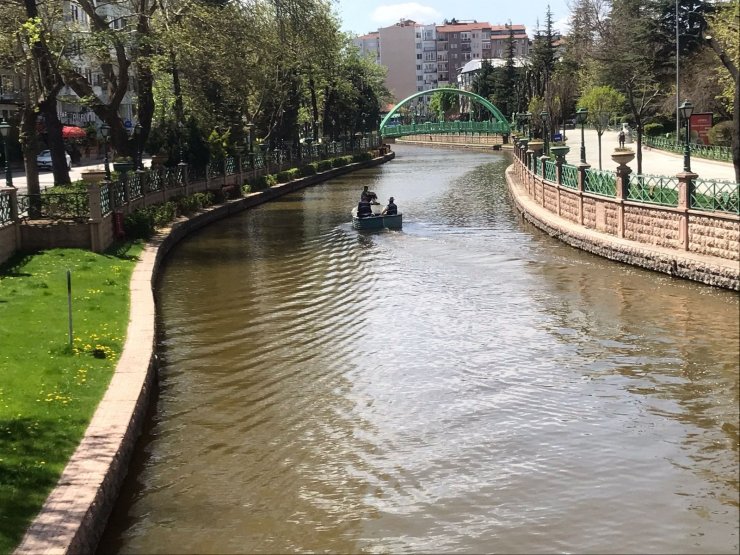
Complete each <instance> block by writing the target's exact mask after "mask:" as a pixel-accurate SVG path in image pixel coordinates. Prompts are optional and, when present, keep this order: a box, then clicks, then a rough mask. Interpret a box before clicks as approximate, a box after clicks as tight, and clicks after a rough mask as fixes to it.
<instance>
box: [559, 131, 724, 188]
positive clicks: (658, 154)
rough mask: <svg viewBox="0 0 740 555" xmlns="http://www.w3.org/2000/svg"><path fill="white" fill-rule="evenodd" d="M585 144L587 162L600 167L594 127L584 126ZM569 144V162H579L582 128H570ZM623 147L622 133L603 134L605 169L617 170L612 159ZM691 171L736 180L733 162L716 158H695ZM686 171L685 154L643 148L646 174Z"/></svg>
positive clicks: (704, 176)
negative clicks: (619, 148) (620, 145)
mask: <svg viewBox="0 0 740 555" xmlns="http://www.w3.org/2000/svg"><path fill="white" fill-rule="evenodd" d="M583 135H584V139H585V141H584V143H585V146H586V162H588V163H589V164H591V167H592V168H596V169H598V167H599V142H598V134H597V133H596V131H595V130H593V129H584V133H583ZM567 137H568V146H570V152H569V153H568V155H567V156H566V160H567V161H568V163H569V164H577V163H578V162H579V161H580V156H581V130H580V129H569V130H568V135H567ZM618 146H619V132H618V131H606V132H605V133H604V134H603V135H602V137H601V164H602V168H603V169H605V170H613V169H614V168H615V167H616V164H615V163H614V162H613V161H612V159H611V156H610V155H611V153H612V152H613V151H614V149H615V148H616V147H618ZM625 146H626V147H628V148H632V149H636V148H637V145H636V143H635V142H634V141H633V142H632V143H627V144H625ZM627 165H628V166H629V167H630V168H632V171H633V172H637V157H635V159H634V160H632V162H630V163H629V164H627ZM691 170H692V171H693V172H694V173H697V174H699V178H701V179H721V180H724V181H733V182H734V181H735V168H734V167H733V165H732V164H731V163H730V162H718V161H716V160H704V159H702V158H696V157H692V158H691ZM682 171H683V155H682V154H675V153H672V152H666V151H664V150H657V149H654V148H648V147H645V145H643V147H642V173H643V174H644V175H661V176H670V175H676V174H677V173H680V172H682Z"/></svg>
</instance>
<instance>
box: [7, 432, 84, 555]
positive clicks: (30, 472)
mask: <svg viewBox="0 0 740 555" xmlns="http://www.w3.org/2000/svg"><path fill="white" fill-rule="evenodd" d="M83 426H84V423H83V422H82V421H79V422H74V421H71V422H70V421H69V420H64V419H46V420H34V419H30V418H11V419H2V420H0V553H9V552H11V551H12V550H13V548H14V547H15V546H16V545H17V544H18V542H20V540H21V539H22V537H23V534H24V532H25V530H26V527H27V526H28V525H29V524H30V522H31V520H32V519H33V518H34V517H35V516H36V514H37V513H38V511H39V510H40V509H41V506H42V505H43V503H44V500H45V499H46V497H47V495H48V494H49V492H50V491H51V489H52V488H53V487H54V485H55V484H56V482H57V480H58V478H59V474H60V472H61V470H62V469H63V468H64V465H65V464H66V463H67V460H68V459H69V456H70V454H71V453H72V452H73V450H74V448H75V447H76V445H77V442H78V441H79V437H71V435H70V434H69V431H70V430H74V429H76V430H79V429H80V427H83Z"/></svg>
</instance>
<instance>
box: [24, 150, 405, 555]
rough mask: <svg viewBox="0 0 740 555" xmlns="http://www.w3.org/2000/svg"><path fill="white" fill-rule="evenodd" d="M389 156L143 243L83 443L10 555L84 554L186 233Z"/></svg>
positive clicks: (105, 509)
mask: <svg viewBox="0 0 740 555" xmlns="http://www.w3.org/2000/svg"><path fill="white" fill-rule="evenodd" d="M394 157H395V153H393V152H390V153H388V154H386V155H384V156H380V157H377V158H374V159H373V160H369V161H367V162H358V163H354V164H349V165H347V166H343V167H340V168H334V169H331V170H328V171H326V172H322V173H320V174H317V175H313V176H310V177H306V178H302V179H296V180H293V181H291V182H288V183H284V184H280V185H276V186H274V187H271V188H269V189H265V190H262V191H259V192H255V193H251V194H249V195H247V196H246V197H244V198H240V199H236V200H232V201H227V202H226V203H225V204H222V205H219V206H215V207H212V208H209V209H206V210H203V211H202V212H200V213H198V214H196V215H194V216H191V217H183V218H180V219H179V220H177V221H175V222H174V223H173V224H172V225H171V226H169V227H167V228H164V229H162V230H160V231H158V233H157V234H156V235H155V236H154V237H153V238H152V240H150V241H149V242H148V243H147V245H146V247H145V248H144V250H143V252H142V254H141V257H140V260H139V262H138V263H137V265H136V267H135V268H134V271H133V275H132V277H131V285H130V292H131V304H130V306H131V311H130V315H129V323H128V330H127V334H126V341H125V344H124V347H123V351H122V353H121V358H120V359H119V362H118V364H117V366H116V370H115V373H114V375H113V378H112V380H111V382H110V385H109V387H108V389H107V391H106V393H105V395H104V397H103V400H102V401H101V402H100V405H99V406H98V409H97V410H96V412H95V414H94V416H93V419H92V421H91V422H90V425H89V426H88V428H87V431H86V433H85V436H84V438H83V439H82V441H81V442H80V445H79V446H78V448H77V449H76V451H75V452H74V454H73V455H72V458H71V459H70V461H69V463H68V464H67V466H66V467H65V469H64V472H63V473H62V476H61V477H60V478H59V481H58V483H57V486H56V487H55V489H54V490H53V491H52V492H51V494H50V495H49V497H48V498H47V499H46V502H45V503H44V506H43V507H42V509H41V512H40V513H39V514H38V516H37V517H36V519H35V520H34V521H33V523H32V524H31V526H30V527H29V529H28V530H27V532H26V534H25V536H24V538H23V540H22V541H21V543H20V545H19V546H18V548H17V549H16V551H15V553H16V554H18V555H20V554H38V553H92V552H94V551H95V548H96V546H97V543H98V541H99V539H100V535H101V534H102V531H103V528H104V526H105V523H106V521H107V519H108V516H109V514H110V511H111V510H112V507H113V504H114V503H115V500H116V498H117V497H118V493H119V491H120V487H121V483H122V482H123V479H124V477H125V475H126V472H127V469H128V464H129V461H130V459H131V455H132V453H133V451H134V447H135V445H136V441H137V439H138V437H139V435H140V432H141V428H142V425H143V422H144V418H145V415H146V411H147V410H148V408H149V401H150V397H151V392H152V389H153V387H155V376H156V357H155V354H154V353H155V334H156V329H155V317H156V306H155V297H154V287H155V285H156V280H157V273H158V269H159V267H160V265H161V263H162V262H163V260H164V259H165V257H166V256H167V253H168V252H169V251H170V250H171V249H172V248H173V247H174V246H175V245H176V244H177V243H178V242H179V241H180V240H182V239H183V238H185V237H187V236H188V235H189V234H190V233H192V232H194V231H196V230H198V229H200V228H202V227H204V226H206V225H208V224H210V223H211V222H214V221H216V220H219V219H222V218H225V217H228V216H229V215H232V214H236V213H238V212H242V211H244V210H247V209H249V208H252V207H255V206H259V205H260V204H264V203H265V202H269V201H270V200H273V199H276V198H279V197H281V196H284V195H286V194H289V193H292V192H294V191H297V190H299V189H302V188H305V187H308V186H311V185H314V184H317V183H321V182H323V181H327V180H329V179H332V178H334V177H338V176H340V175H344V174H346V173H349V172H352V171H355V170H358V169H362V168H367V167H372V166H376V165H380V164H384V163H386V162H389V161H390V160H392V159H393V158H394Z"/></svg>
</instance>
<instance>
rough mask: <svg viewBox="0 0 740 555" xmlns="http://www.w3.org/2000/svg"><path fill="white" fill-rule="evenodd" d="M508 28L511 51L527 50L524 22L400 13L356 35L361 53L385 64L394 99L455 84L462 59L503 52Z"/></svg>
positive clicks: (503, 54) (526, 52)
mask: <svg viewBox="0 0 740 555" xmlns="http://www.w3.org/2000/svg"><path fill="white" fill-rule="evenodd" d="M510 29H511V30H513V32H514V47H515V53H514V55H515V57H517V58H519V59H525V58H527V57H528V56H529V37H528V36H527V31H526V27H525V26H524V25H512V26H511V27H509V26H507V25H491V24H490V23H488V22H478V21H459V20H456V19H452V20H451V21H447V20H445V21H444V23H443V24H442V25H436V24H428V25H424V24H420V23H416V22H415V21H411V20H408V19H402V20H401V21H399V22H398V23H396V24H395V25H391V26H390V27H383V28H380V29H378V31H377V32H373V33H368V34H367V35H362V36H360V37H357V38H356V39H355V40H354V43H355V45H356V46H357V48H358V49H359V50H360V52H361V53H362V54H363V55H366V56H370V57H372V58H373V59H374V60H375V61H376V62H377V63H379V64H380V65H383V66H385V67H386V69H387V71H388V75H387V77H386V86H387V87H388V89H389V90H390V91H391V92H392V93H393V95H394V97H395V99H396V101H400V100H403V99H404V98H406V97H408V96H410V95H412V94H414V93H415V92H420V91H425V90H430V89H435V88H437V87H441V86H446V85H450V84H453V85H455V84H457V83H458V78H459V76H460V74H461V72H462V70H463V67H464V66H465V64H467V63H468V62H470V61H472V60H482V59H497V58H505V57H506V54H507V48H508V40H509V32H510Z"/></svg>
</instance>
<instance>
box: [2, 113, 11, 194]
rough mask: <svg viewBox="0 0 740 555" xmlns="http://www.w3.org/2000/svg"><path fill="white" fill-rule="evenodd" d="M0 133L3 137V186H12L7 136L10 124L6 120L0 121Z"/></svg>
mask: <svg viewBox="0 0 740 555" xmlns="http://www.w3.org/2000/svg"><path fill="white" fill-rule="evenodd" d="M0 135H2V137H3V144H5V186H6V187H12V186H13V173H12V172H11V170H10V149H9V148H8V143H9V142H10V141H8V136H9V135H10V124H9V123H8V122H7V121H3V122H2V123H0Z"/></svg>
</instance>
